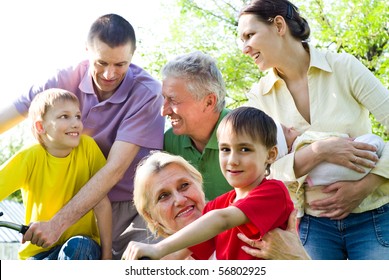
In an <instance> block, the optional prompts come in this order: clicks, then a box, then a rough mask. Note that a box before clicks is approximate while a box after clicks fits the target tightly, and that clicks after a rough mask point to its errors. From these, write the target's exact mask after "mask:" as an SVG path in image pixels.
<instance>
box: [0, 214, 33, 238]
mask: <svg viewBox="0 0 389 280" xmlns="http://www.w3.org/2000/svg"><path fill="white" fill-rule="evenodd" d="M1 216H3V212H0V217H1ZM0 227H5V228H9V229H13V230H16V231H18V232H20V233H21V234H25V233H26V231H27V230H28V228H29V226H26V225H21V224H16V223H12V222H7V221H0Z"/></svg>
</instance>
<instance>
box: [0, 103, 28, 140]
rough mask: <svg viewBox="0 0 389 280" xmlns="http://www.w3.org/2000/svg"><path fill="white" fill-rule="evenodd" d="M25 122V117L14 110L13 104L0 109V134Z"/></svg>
mask: <svg viewBox="0 0 389 280" xmlns="http://www.w3.org/2000/svg"><path fill="white" fill-rule="evenodd" d="M23 120H25V117H24V116H23V115H21V114H20V113H19V112H18V110H16V108H15V106H14V105H13V104H8V105H5V106H2V107H1V109H0V134H1V133H4V132H6V131H7V130H9V129H11V128H12V127H14V126H15V125H17V124H19V123H20V122H22V121H23Z"/></svg>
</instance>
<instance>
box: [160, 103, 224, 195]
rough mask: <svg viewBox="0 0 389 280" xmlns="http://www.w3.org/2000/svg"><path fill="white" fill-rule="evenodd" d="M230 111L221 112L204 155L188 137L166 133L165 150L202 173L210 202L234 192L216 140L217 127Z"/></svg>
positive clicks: (170, 130)
mask: <svg viewBox="0 0 389 280" xmlns="http://www.w3.org/2000/svg"><path fill="white" fill-rule="evenodd" d="M229 111H230V110H228V109H224V110H223V111H222V112H221V114H220V117H219V120H218V121H217V124H216V127H215V129H214V130H213V132H212V136H211V139H209V141H208V143H207V145H206V146H205V149H204V151H203V153H200V152H199V151H198V150H197V149H196V148H195V147H194V146H193V144H192V141H191V139H190V138H189V137H188V136H187V135H175V134H174V133H173V130H172V128H169V129H168V130H167V131H166V132H165V140H164V150H165V151H166V152H169V153H171V154H174V155H180V156H182V157H183V158H185V159H186V160H187V161H189V162H190V163H191V164H192V165H193V166H194V167H196V168H197V170H198V171H200V173H201V175H202V176H203V180H204V183H203V185H204V192H205V197H206V198H207V199H208V200H212V199H214V198H216V197H217V196H219V195H221V194H224V193H226V192H228V191H230V190H232V187H231V186H230V185H229V184H228V182H227V180H226V179H225V178H224V176H223V173H222V172H221V170H220V165H219V149H218V145H217V138H216V130H217V127H218V126H219V123H220V121H221V120H222V119H223V118H224V116H225V115H227V113H228V112H229Z"/></svg>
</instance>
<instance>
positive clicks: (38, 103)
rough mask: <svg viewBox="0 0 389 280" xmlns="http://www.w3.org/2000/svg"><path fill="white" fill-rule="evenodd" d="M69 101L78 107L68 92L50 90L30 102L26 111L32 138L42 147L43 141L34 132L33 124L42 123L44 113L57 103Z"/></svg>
mask: <svg viewBox="0 0 389 280" xmlns="http://www.w3.org/2000/svg"><path fill="white" fill-rule="evenodd" d="M63 101H70V102H74V103H75V104H77V106H80V102H79V100H78V98H77V96H76V95H75V94H74V93H71V92H70V91H67V90H64V89H59V88H51V89H48V90H45V91H42V92H40V93H38V94H37V95H36V96H35V97H34V99H33V100H32V102H31V105H30V109H29V111H28V117H29V119H30V121H31V130H32V134H33V135H34V137H35V138H36V139H37V140H38V141H39V143H40V144H41V145H43V146H45V145H44V143H43V140H42V138H41V136H40V134H39V133H38V131H37V130H36V127H35V123H36V122H37V121H43V120H44V117H45V115H46V113H47V112H48V111H49V109H50V108H52V107H53V106H54V105H55V104H56V103H57V102H63Z"/></svg>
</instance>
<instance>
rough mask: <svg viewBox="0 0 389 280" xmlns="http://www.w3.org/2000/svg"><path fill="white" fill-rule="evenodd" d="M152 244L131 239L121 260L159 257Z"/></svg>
mask: <svg viewBox="0 0 389 280" xmlns="http://www.w3.org/2000/svg"><path fill="white" fill-rule="evenodd" d="M156 252H157V251H156V250H155V248H154V245H153V244H145V243H140V242H135V241H131V242H130V243H129V244H128V246H127V248H126V250H125V251H124V253H123V255H122V260H139V259H140V258H142V257H143V258H144V257H146V258H150V259H154V260H156V259H159V257H158V256H157V255H156Z"/></svg>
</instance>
